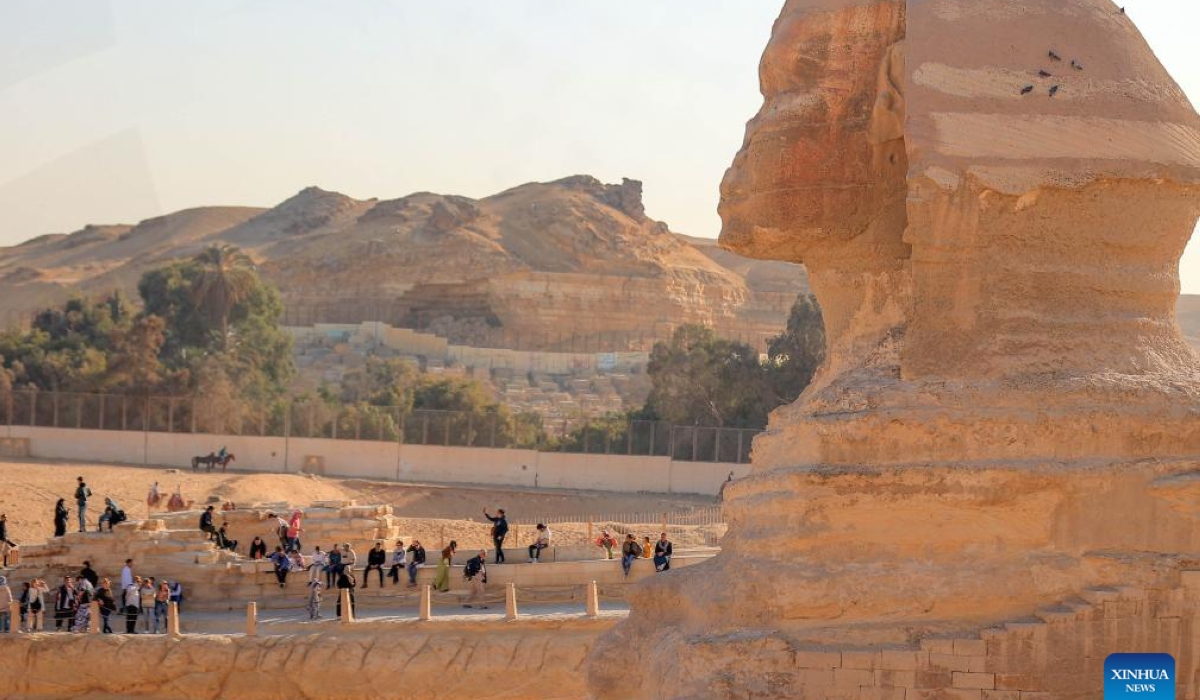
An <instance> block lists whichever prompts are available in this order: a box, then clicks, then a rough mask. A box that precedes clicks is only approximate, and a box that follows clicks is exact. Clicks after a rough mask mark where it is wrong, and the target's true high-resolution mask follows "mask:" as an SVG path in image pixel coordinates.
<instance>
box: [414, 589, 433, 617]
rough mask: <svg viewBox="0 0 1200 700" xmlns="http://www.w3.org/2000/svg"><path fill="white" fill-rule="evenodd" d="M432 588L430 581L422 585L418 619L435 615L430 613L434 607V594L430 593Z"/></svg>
mask: <svg viewBox="0 0 1200 700" xmlns="http://www.w3.org/2000/svg"><path fill="white" fill-rule="evenodd" d="M430 590H431V588H430V586H429V584H428V583H427V584H425V585H424V586H422V587H421V602H420V603H418V604H417V619H418V620H428V619H430V618H432V617H433V616H432V615H431V614H430V610H431V609H432V608H433V605H432V601H431V599H432V598H433V595H432V594H431V593H430Z"/></svg>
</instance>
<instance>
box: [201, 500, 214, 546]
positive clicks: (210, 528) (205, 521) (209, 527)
mask: <svg viewBox="0 0 1200 700" xmlns="http://www.w3.org/2000/svg"><path fill="white" fill-rule="evenodd" d="M200 532H203V533H205V534H207V535H208V539H209V540H214V539H216V537H217V528H216V526H215V525H213V507H212V506H208V507H207V508H205V509H204V512H203V513H201V514H200Z"/></svg>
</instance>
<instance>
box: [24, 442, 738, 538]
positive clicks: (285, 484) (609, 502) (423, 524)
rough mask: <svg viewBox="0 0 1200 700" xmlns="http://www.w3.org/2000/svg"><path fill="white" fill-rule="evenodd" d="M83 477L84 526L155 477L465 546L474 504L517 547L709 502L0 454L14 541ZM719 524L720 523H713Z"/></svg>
mask: <svg viewBox="0 0 1200 700" xmlns="http://www.w3.org/2000/svg"><path fill="white" fill-rule="evenodd" d="M76 476H83V477H84V479H85V480H86V481H87V483H88V485H89V486H90V487H91V489H92V491H93V493H94V495H93V501H92V505H91V506H89V514H88V520H89V521H90V522H89V525H90V526H92V527H94V526H95V520H96V518H97V517H98V516H99V514H100V513H99V510H97V507H99V508H100V509H102V508H103V505H102V504H103V502H104V501H103V499H104V498H105V497H112V498H114V499H116V501H117V503H118V504H120V506H121V507H122V508H123V509H125V511H126V512H127V513H128V514H129V516H130V517H131V518H134V519H138V518H144V517H147V515H148V514H149V513H148V509H147V506H146V493H147V491H148V490H149V488H150V485H151V484H152V483H153V482H155V481H157V482H158V483H159V488H160V490H162V491H163V492H164V493H170V492H172V491H173V490H175V489H176V488H178V489H180V491H181V493H182V494H183V496H184V498H185V499H188V500H193V501H195V502H197V503H204V502H205V501H206V500H207V499H208V498H209V497H210V496H217V497H219V498H220V499H221V500H231V501H233V502H234V503H236V504H238V506H239V507H241V506H250V505H253V504H255V503H278V502H287V503H289V504H292V505H297V506H301V507H303V506H307V505H309V504H311V503H312V502H313V501H318V500H329V499H348V500H354V501H357V502H358V503H360V504H369V503H370V504H373V503H385V504H390V505H392V506H394V507H395V513H396V515H397V516H398V517H400V518H402V519H403V522H402V528H401V530H402V532H404V533H405V534H406V535H407V536H409V537H419V538H421V539H422V541H424V542H426V543H429V542H438V541H439V539H440V538H441V537H442V536H445V537H446V538H449V539H457V540H459V542H460V544H461V545H463V546H480V545H483V544H485V543H487V542H488V528H489V527H490V523H487V522H486V521H485V520H483V517H482V513H481V511H482V510H483V509H484V508H488V509H489V510H491V511H493V512H494V511H495V509H497V508H504V509H505V510H506V511H507V512H508V516H509V518H510V520H511V521H512V522H513V523H514V524H515V525H516V530H517V532H516V533H515V538H514V539H510V542H511V544H510V545H509V546H511V547H513V548H514V549H515V548H516V546H517V545H519V544H525V540H528V539H531V538H532V527H530V526H529V525H528V523H533V522H536V521H538V520H546V521H548V522H551V523H552V524H553V525H552V526H553V529H554V531H555V539H556V541H557V543H559V544H577V543H582V542H583V541H584V540H585V539H586V536H587V535H586V532H587V528H586V525H584V524H582V523H586V520H587V518H588V516H589V515H591V516H594V519H595V522H596V529H597V534H598V529H599V528H600V527H602V526H603V522H605V521H606V520H608V519H611V518H612V517H613V516H617V515H621V514H629V513H646V514H648V515H652V516H653V517H649V518H643V519H645V520H657V514H659V513H663V512H666V513H675V512H680V511H684V510H687V509H690V508H694V507H697V506H707V505H711V504H712V499H711V498H708V497H702V496H695V497H692V496H665V495H657V494H620V493H608V492H594V491H563V490H547V489H541V490H536V491H528V490H517V489H500V488H496V487H467V486H457V485H456V486H440V485H430V484H397V483H390V482H374V481H364V480H362V479H332V478H320V477H312V476H299V475H291V474H247V473H240V474H239V473H233V472H231V473H229V474H205V473H192V472H190V471H186V470H184V471H181V470H178V469H169V468H153V467H135V466H111V465H96V464H78V463H70V462H49V461H0V513H5V514H6V515H7V516H8V536H9V539H11V540H13V541H15V542H17V543H18V544H20V543H27V544H35V543H40V542H45V541H46V540H47V538H48V537H49V536H50V535H52V534H53V531H54V526H53V513H54V503H55V501H56V500H57V499H59V498H65V499H66V501H67V507H68V508H70V509H71V520H70V521H69V522H68V529H75V527H76V521H75V512H74V511H75V504H74V499H73V498H72V494H73V493H74V489H75V477H76ZM572 518H573V519H576V520H580V521H582V523H581V524H579V525H568V524H561V525H560V524H558V521H560V520H563V519H572ZM657 529H658V525H657V524H655V523H647V524H645V526H644V527H639V528H636V531H637V533H638V534H642V530H646V532H645V533H644V534H647V535H653V531H654V530H657ZM721 529H723V528H721ZM713 532H714V528H712V527H703V528H681V529H680V531H679V532H678V537H681V538H683V539H682V540H680V539H678V538H677V536H676V532H675V530H674V529H672V537H673V538H677V542H679V543H680V544H704V542H705V540H711V539H712V533H713Z"/></svg>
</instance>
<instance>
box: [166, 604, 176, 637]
mask: <svg viewBox="0 0 1200 700" xmlns="http://www.w3.org/2000/svg"><path fill="white" fill-rule="evenodd" d="M167 634H169V635H171V636H172V637H178V636H179V603H176V602H170V603H167Z"/></svg>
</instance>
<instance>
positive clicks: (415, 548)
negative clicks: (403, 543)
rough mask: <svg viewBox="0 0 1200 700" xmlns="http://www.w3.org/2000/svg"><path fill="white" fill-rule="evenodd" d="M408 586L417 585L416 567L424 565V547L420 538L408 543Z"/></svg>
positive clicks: (413, 586) (414, 586)
mask: <svg viewBox="0 0 1200 700" xmlns="http://www.w3.org/2000/svg"><path fill="white" fill-rule="evenodd" d="M408 555H409V556H408V587H409V588H416V587H417V569H420V568H421V567H422V566H424V565H425V548H424V547H422V546H421V542H420V540H413V541H412V544H410V545H408Z"/></svg>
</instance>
